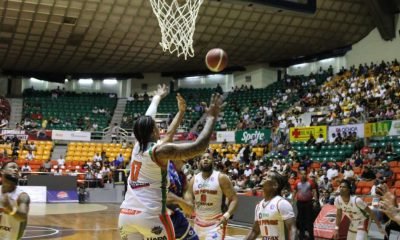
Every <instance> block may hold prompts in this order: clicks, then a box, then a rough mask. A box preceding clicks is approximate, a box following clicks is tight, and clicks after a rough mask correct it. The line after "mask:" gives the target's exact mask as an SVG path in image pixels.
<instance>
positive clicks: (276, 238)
mask: <svg viewBox="0 0 400 240" xmlns="http://www.w3.org/2000/svg"><path fill="white" fill-rule="evenodd" d="M262 239H263V240H279V236H265V237H263V238H262Z"/></svg>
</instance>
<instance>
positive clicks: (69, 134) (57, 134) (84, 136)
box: [51, 130, 91, 141]
mask: <svg viewBox="0 0 400 240" xmlns="http://www.w3.org/2000/svg"><path fill="white" fill-rule="evenodd" d="M90 135H91V134H90V132H81V131H61V130H53V132H52V134H51V138H52V139H53V140H69V141H90Z"/></svg>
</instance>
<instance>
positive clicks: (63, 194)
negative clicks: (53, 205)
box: [57, 191, 69, 199]
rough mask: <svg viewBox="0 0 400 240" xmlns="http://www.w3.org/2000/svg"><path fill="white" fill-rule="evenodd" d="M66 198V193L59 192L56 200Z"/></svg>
mask: <svg viewBox="0 0 400 240" xmlns="http://www.w3.org/2000/svg"><path fill="white" fill-rule="evenodd" d="M68 197H69V196H68V193H67V192H64V191H61V192H58V193H57V198H60V199H64V198H68Z"/></svg>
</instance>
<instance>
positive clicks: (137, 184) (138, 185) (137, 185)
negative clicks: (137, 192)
mask: <svg viewBox="0 0 400 240" xmlns="http://www.w3.org/2000/svg"><path fill="white" fill-rule="evenodd" d="M129 186H131V188H132V189H137V188H142V187H149V186H150V183H141V182H135V181H131V180H129Z"/></svg>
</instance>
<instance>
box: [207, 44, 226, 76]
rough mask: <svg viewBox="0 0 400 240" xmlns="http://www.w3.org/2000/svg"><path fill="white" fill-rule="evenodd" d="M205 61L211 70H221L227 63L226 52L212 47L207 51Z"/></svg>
mask: <svg viewBox="0 0 400 240" xmlns="http://www.w3.org/2000/svg"><path fill="white" fill-rule="evenodd" d="M205 61H206V65H207V68H208V69H210V71H211V72H221V71H222V70H224V69H225V67H226V66H227V65H228V54H226V52H225V51H224V50H223V49H221V48H213V49H211V50H210V51H208V53H207V55H206V59H205Z"/></svg>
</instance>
